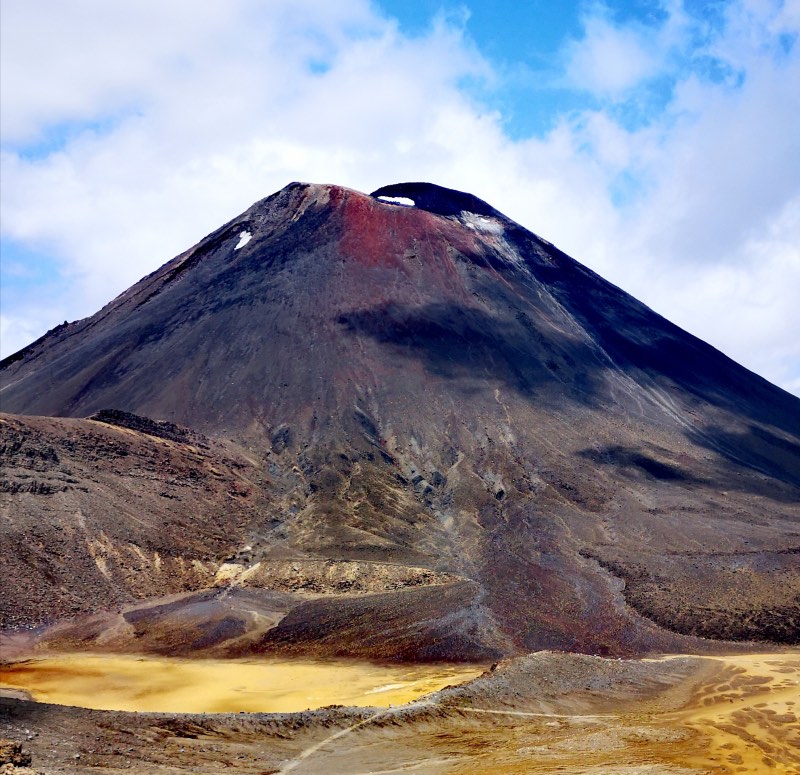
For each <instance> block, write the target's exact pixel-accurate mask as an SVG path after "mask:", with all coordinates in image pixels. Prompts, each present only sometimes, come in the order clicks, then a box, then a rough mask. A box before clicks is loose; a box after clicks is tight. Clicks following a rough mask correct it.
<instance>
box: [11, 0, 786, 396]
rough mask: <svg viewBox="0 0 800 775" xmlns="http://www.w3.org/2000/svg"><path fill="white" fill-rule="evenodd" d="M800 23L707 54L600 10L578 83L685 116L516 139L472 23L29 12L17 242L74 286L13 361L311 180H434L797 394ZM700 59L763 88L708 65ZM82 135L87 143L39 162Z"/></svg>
mask: <svg viewBox="0 0 800 775" xmlns="http://www.w3.org/2000/svg"><path fill="white" fill-rule="evenodd" d="M795 6H796V3H787V4H784V5H783V6H778V5H776V4H775V3H767V4H764V3H757V2H737V3H732V4H731V5H730V6H729V8H728V17H727V23H726V24H727V26H726V27H724V28H722V29H721V30H717V31H716V32H715V33H714V34H706V38H705V39H703V41H702V42H701V43H700V44H697V43H696V42H695V43H690V42H691V41H696V39H697V35H693V34H692V32H696V30H694V31H693V30H692V29H691V25H692V20H691V19H690V18H689V17H688V16H687V14H686V13H685V12H684V11H683V10H682V8H681V6H679V5H677V4H673V5H672V6H670V8H669V16H668V18H667V19H666V21H665V22H664V23H663V24H661V25H660V26H655V27H652V28H648V29H645V28H644V27H642V26H641V25H621V24H614V23H613V22H612V21H611V20H610V18H609V16H608V14H607V13H605V12H602V13H598V14H595V16H594V17H591V16H590V17H588V18H587V20H586V28H585V29H586V34H585V36H584V38H583V39H582V40H581V41H578V42H576V43H572V44H569V45H568V46H567V47H566V49H565V58H566V59H565V61H567V62H568V67H567V70H566V73H565V77H566V78H569V79H571V81H572V82H573V83H574V84H575V85H576V86H579V87H580V88H581V89H590V90H593V92H594V94H595V95H596V97H597V98H598V99H599V103H598V104H604V102H605V101H606V100H608V99H611V101H612V103H613V104H614V105H615V106H619V105H620V104H623V103H624V102H625V100H627V99H629V98H630V94H632V93H635V92H637V90H638V89H640V88H642V85H643V84H646V82H647V80H648V79H650V78H652V77H655V76H658V77H662V76H668V77H670V78H672V79H673V85H674V89H673V91H672V92H671V93H670V94H669V95H668V99H667V101H666V106H665V107H664V108H663V110H661V112H656V113H652V114H650V115H649V116H648V120H647V121H643V122H638V123H635V124H634V125H633V127H631V126H630V125H628V123H626V122H625V121H623V120H622V119H621V118H620V116H619V114H618V112H616V111H615V109H614V108H613V107H609V108H595V109H594V110H591V111H590V110H584V111H579V112H577V113H573V114H570V115H568V116H567V115H565V116H564V117H563V119H562V120H561V121H560V122H559V123H558V124H557V126H556V128H555V129H554V130H553V131H552V132H551V133H550V134H549V135H548V136H547V137H544V138H530V139H523V140H511V139H510V138H509V137H508V135H507V134H506V133H505V132H504V129H503V121H502V117H501V116H500V115H497V114H495V113H493V112H492V111H490V110H488V109H486V108H484V107H482V106H481V105H480V104H477V103H476V102H475V101H474V100H473V99H471V98H470V97H469V96H467V92H466V91H465V90H464V89H463V88H462V83H463V82H464V80H465V79H467V80H469V79H472V80H475V79H485V80H487V81H488V82H492V79H497V78H498V76H497V75H496V74H495V73H493V72H492V69H491V66H490V64H489V63H487V62H486V61H485V60H484V59H483V58H482V57H481V55H480V53H479V52H478V51H477V50H476V48H475V46H474V45H472V44H471V43H470V42H469V40H468V39H467V38H466V37H465V34H464V29H463V23H464V20H463V18H462V19H461V20H460V21H459V20H456V21H455V22H452V21H451V22H448V21H446V20H444V19H439V20H438V21H437V22H436V23H435V24H434V25H432V27H431V28H430V30H429V31H428V33H427V34H426V35H424V36H422V37H419V38H408V37H406V36H404V35H402V34H401V33H400V32H399V31H398V28H397V25H396V24H395V23H394V22H392V21H391V20H390V19H387V18H383V17H381V16H379V15H378V14H377V13H376V12H375V10H374V9H373V7H372V6H371V5H370V4H369V3H368V2H366V0H363V2H362V1H360V0H346V1H343V2H337V3H327V2H322V1H321V0H319V1H317V0H303V2H302V3H300V2H297V1H296V0H294V1H290V0H275V2H271V3H269V4H264V3H261V2H256V0H231V2H228V3H205V4H197V3H194V2H188V0H186V1H184V0H180V1H179V0H176V2H173V3H166V4H165V3H160V2H159V3H157V2H155V1H154V0H147V2H145V0H137V2H133V0H129V1H128V2H116V3H113V4H108V3H103V2H100V1H99V0H80V1H79V2H78V0H76V2H75V3H70V4H64V3H60V2H55V0H51V1H50V2H47V1H46V0H39V2H35V3H32V2H21V1H15V0H11V1H10V2H7V1H4V3H3V6H2V8H3V19H2V21H3V24H2V25H0V27H1V28H2V34H3V39H2V47H1V48H0V55H2V66H0V77H2V79H3V81H2V89H3V108H4V109H3V112H2V116H1V117H0V118H2V121H3V122H4V123H3V125H2V127H3V136H4V139H5V140H6V142H9V143H11V144H10V145H8V146H7V148H6V150H5V151H4V154H3V157H2V161H1V162H0V163H1V164H2V171H3V174H2V175H1V176H0V199H1V200H2V207H3V217H2V228H3V234H4V236H5V237H6V238H10V239H13V240H15V241H17V242H18V243H19V244H20V245H22V246H25V247H28V248H31V249H36V250H39V251H43V252H46V253H47V254H48V255H50V256H53V257H54V258H55V259H56V260H57V261H58V262H60V266H61V268H62V274H63V275H64V276H65V278H67V279H66V280H65V289H64V291H63V292H62V293H60V294H56V295H52V293H51V291H48V292H47V293H50V294H51V295H50V296H48V297H47V298H42V294H43V293H44V291H41V290H34V291H32V292H31V293H30V294H26V293H25V292H24V290H23V291H20V292H19V294H18V295H17V297H16V298H14V299H11V300H8V301H7V300H6V299H4V307H5V308H4V319H3V329H2V346H3V353H4V354H8V353H10V352H13V351H14V350H15V349H17V348H18V347H20V346H22V345H24V344H25V343H26V341H28V340H30V339H31V338H33V337H34V336H35V335H38V334H40V333H43V331H44V330H45V329H46V328H49V327H51V326H52V325H55V324H56V323H59V322H61V321H62V320H63V319H64V318H70V319H74V318H76V317H80V316H84V315H87V314H90V313H91V312H93V311H94V310H96V309H97V308H99V307H100V306H101V305H102V304H103V303H105V302H106V301H108V300H109V299H110V298H112V297H113V296H114V295H116V294H117V293H119V292H120V291H122V290H123V289H124V288H125V287H127V286H129V285H130V284H131V283H133V282H135V281H136V280H137V279H139V277H141V276H143V275H144V274H146V273H147V272H149V271H152V270H153V269H154V268H156V267H157V266H159V265H160V264H162V263H163V262H164V261H166V260H168V259H169V258H171V257H172V256H173V255H175V254H177V253H179V252H180V251H182V250H184V249H185V248H187V247H188V246H190V245H191V244H193V243H194V242H196V241H197V240H198V239H199V238H201V237H202V236H203V235H204V234H206V233H208V232H209V231H211V230H213V229H214V228H216V227H217V226H218V225H220V224H221V223H222V222H224V221H225V220H227V219H229V218H231V217H233V216H234V215H236V214H237V213H238V212H240V211H242V210H244V209H245V208H246V207H248V206H249V205H250V204H251V203H252V202H253V201H255V200H256V199H258V198H260V197H262V196H265V195H267V194H269V193H272V192H273V191H275V190H277V189H278V188H280V187H282V186H283V185H285V184H286V183H288V182H290V181H291V180H311V181H317V182H337V183H341V184H343V185H348V186H352V187H354V188H357V189H359V190H362V191H370V190H372V189H374V188H377V187H378V186H380V185H383V184H386V183H390V182H398V181H401V180H419V179H422V180H431V181H433V182H437V183H440V184H442V185H446V186H451V187H455V188H461V189H464V190H469V191H472V192H473V193H475V194H476V195H478V196H480V197H481V198H484V199H486V200H488V201H490V202H491V203H492V204H493V205H495V206H496V207H497V208H498V209H500V210H501V211H503V212H506V213H507V214H508V215H510V216H511V217H513V218H515V219H516V220H518V221H519V222H521V223H522V224H524V225H526V226H527V227H529V228H531V229H532V230H534V231H536V232H538V233H540V234H542V236H544V237H545V238H547V239H549V240H551V241H553V242H554V243H555V244H557V245H558V246H559V247H561V248H562V249H564V250H566V251H567V252H569V253H570V254H572V255H574V256H575V257H576V258H578V259H579V260H582V261H583V262H584V263H587V264H589V265H590V266H592V267H593V268H595V269H596V270H598V271H599V272H600V273H601V274H604V275H605V276H607V277H608V279H610V280H611V281H612V282H616V283H617V284H619V285H621V286H622V287H624V288H625V289H626V290H629V291H631V292H633V293H634V295H637V296H638V297H640V298H642V300H643V301H645V302H646V303H648V304H650V305H651V306H653V307H654V308H655V309H657V310H658V311H659V312H661V313H662V314H665V315H666V316H667V317H670V318H671V319H673V320H675V322H677V323H679V324H681V325H684V326H685V327H687V328H688V329H689V330H691V331H692V332H693V333H695V334H697V335H699V336H701V337H702V338H704V339H707V340H708V341H710V342H711V343H712V344H714V345H715V346H717V347H720V348H721V349H723V350H724V351H726V352H728V353H729V354H730V355H732V356H733V357H735V358H737V359H738V360H740V361H741V362H743V363H744V364H745V365H748V366H750V367H751V368H754V369H756V370H758V371H760V373H762V374H764V375H765V376H767V377H768V378H770V379H773V380H775V381H779V382H780V383H781V384H783V385H784V386H787V387H789V388H792V389H795V390H797V385H798V380H800V344H798V342H797V341H796V340H797V337H796V336H795V335H793V332H794V331H796V330H800V319H798V313H797V311H796V299H797V298H798V296H799V295H800V293H798V291H800V276H799V275H800V269H798V263H799V262H800V258H798V247H797V246H798V245H800V234H798V228H799V227H798V220H800V218H798V207H800V204H799V203H800V184H799V183H798V181H800V147H798V140H797V138H798V137H800V127H798V119H797V118H796V117H797V116H798V115H800V105H799V104H798V94H797V93H796V92H797V89H796V84H797V83H798V82H800V72H799V71H798V68H799V67H800V64H799V63H798V56H797V50H796V49H795V50H794V51H793V52H790V53H789V54H786V53H785V51H784V53H783V55H781V51H783V49H782V48H781V45H783V44H779V43H778V42H776V41H779V39H780V36H781V35H782V34H783V33H785V32H791V30H796V29H797V19H798V14H797V13H796V7H795ZM793 9H794V10H793ZM752 26H755V27H756V28H757V29H755V30H753V29H750V27H752ZM745 33H746V34H745ZM690 45H692V46H694V48H691V49H690V48H687V47H688V46H690ZM765 52H766V53H765ZM681 57H683V60H682V61H700V58H701V57H715V58H716V59H717V60H719V61H720V62H727V66H728V67H729V68H730V69H731V70H732V71H733V70H735V71H737V72H738V71H741V72H743V73H744V74H745V77H744V80H743V82H742V84H741V85H740V86H737V85H736V83H734V82H732V81H731V80H730V79H727V80H726V79H724V78H723V79H717V80H714V79H710V78H707V77H704V74H703V73H702V72H699V71H692V70H691V69H689V70H688V71H682V70H680V68H676V65H675V62H676V61H678V60H679V59H680V58H681ZM726 57H727V59H726ZM69 122H73V128H72V132H71V134H69V135H68V136H67V138H66V141H65V142H64V143H63V147H61V148H59V149H56V150H52V151H50V152H49V153H48V152H47V151H46V149H45V151H43V152H40V153H39V154H38V156H34V157H31V156H30V155H26V154H23V153H21V151H20V148H23V147H24V146H25V144H26V143H36V142H39V141H41V139H42V138H47V137H48V127H50V126H61V125H64V124H65V123H69ZM48 302H49V303H48ZM732 310H735V314H732ZM792 386H794V387H792Z"/></svg>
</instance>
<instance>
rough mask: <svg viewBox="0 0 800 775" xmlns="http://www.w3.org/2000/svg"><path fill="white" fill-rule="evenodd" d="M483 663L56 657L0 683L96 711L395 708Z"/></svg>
mask: <svg viewBox="0 0 800 775" xmlns="http://www.w3.org/2000/svg"><path fill="white" fill-rule="evenodd" d="M482 672H483V668H482V667H476V666H465V665H408V664H405V665H375V664H371V663H368V662H356V661H353V660H327V661H321V660H309V659H262V660H259V661H255V660H239V659H229V660H222V659H195V660H192V659H157V658H152V657H140V656H133V655H115V656H108V655H76V654H71V655H56V656H52V657H48V658H44V659H34V660H30V661H26V662H22V663H17V664H15V665H8V666H6V667H0V687H3V686H8V687H15V688H18V689H24V690H26V691H27V692H29V693H30V694H31V695H32V697H33V699H35V700H38V701H40V702H49V703H55V704H58V705H77V706H79V707H82V708H94V709H96V710H124V711H134V712H141V711H144V712H161V713H164V712H169V713H231V712H233V713H237V712H239V711H246V712H250V713H259V712H261V713H291V712H294V711H301V710H308V709H316V708H321V707H324V706H326V705H332V704H334V703H335V704H338V705H362V706H363V705H371V706H376V707H381V708H384V707H389V705H398V704H402V703H406V702H410V701H411V700H415V699H417V697H420V696H421V695H423V694H430V693H431V692H435V691H438V690H439V689H442V688H443V687H445V686H447V685H448V684H457V683H462V682H464V681H468V680H470V679H472V678H476V677H477V676H479V675H480V674H481V673H482Z"/></svg>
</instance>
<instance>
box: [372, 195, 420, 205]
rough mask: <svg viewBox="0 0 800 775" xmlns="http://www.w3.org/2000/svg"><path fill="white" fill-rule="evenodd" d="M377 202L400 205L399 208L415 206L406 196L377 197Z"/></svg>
mask: <svg viewBox="0 0 800 775" xmlns="http://www.w3.org/2000/svg"><path fill="white" fill-rule="evenodd" d="M378 201H379V202H384V203H385V204H388V205H400V207H414V204H415V202H414V200H413V199H409V198H408V197H407V196H379V197H378Z"/></svg>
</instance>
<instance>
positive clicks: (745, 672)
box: [672, 652, 800, 775]
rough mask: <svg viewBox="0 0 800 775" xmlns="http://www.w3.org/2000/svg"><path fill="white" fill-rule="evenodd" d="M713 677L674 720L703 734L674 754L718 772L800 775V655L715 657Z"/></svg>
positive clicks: (735, 774)
mask: <svg viewBox="0 0 800 775" xmlns="http://www.w3.org/2000/svg"><path fill="white" fill-rule="evenodd" d="M715 659H716V661H717V662H718V663H720V669H719V671H716V672H715V673H714V674H713V676H712V679H711V680H709V681H707V682H704V683H703V684H702V685H701V686H700V687H698V689H697V690H696V692H695V694H694V696H693V697H692V699H691V702H690V703H689V705H688V706H687V707H686V708H684V709H683V710H682V711H680V712H679V713H676V714H674V716H672V719H673V720H674V721H677V722H678V723H679V724H683V725H686V726H688V727H690V728H691V729H694V730H695V731H696V732H698V733H699V735H700V743H701V745H700V750H699V751H694V752H688V751H687V753H686V755H684V756H676V757H675V758H676V760H678V761H681V763H683V764H687V765H694V766H701V767H709V766H712V767H713V770H712V771H713V772H715V773H725V774H726V775H738V774H739V773H761V772H764V773H766V772H770V773H775V775H797V773H800V653H797V652H794V653H785V654H746V655H745V654H738V655H736V656H730V657H718V658H715Z"/></svg>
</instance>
